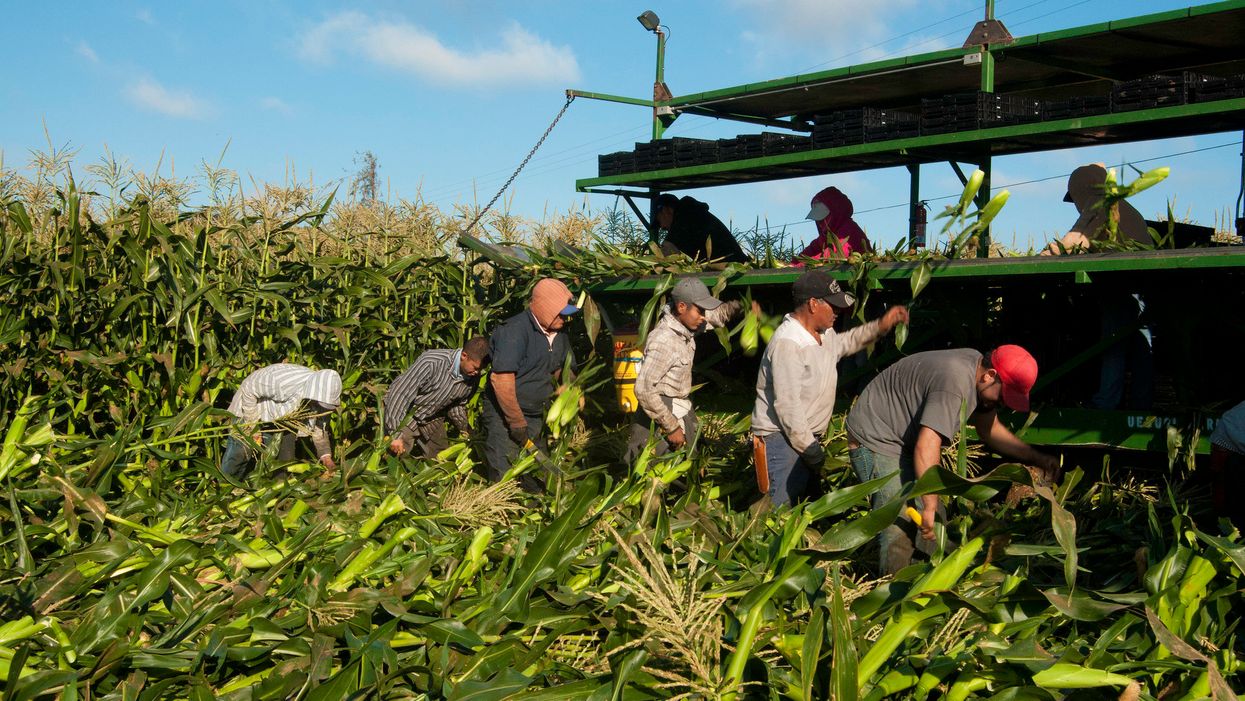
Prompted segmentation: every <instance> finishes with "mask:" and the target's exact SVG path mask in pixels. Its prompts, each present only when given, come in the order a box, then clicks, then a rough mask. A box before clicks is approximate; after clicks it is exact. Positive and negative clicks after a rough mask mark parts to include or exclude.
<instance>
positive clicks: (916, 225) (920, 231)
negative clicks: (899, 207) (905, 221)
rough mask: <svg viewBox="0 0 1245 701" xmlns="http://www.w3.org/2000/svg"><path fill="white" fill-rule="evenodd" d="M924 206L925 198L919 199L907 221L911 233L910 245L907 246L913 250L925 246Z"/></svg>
mask: <svg viewBox="0 0 1245 701" xmlns="http://www.w3.org/2000/svg"><path fill="white" fill-rule="evenodd" d="M926 208H927V205H926V204H925V200H921V201H920V202H917V203H916V206H915V207H913V208H912V221H911V222H909V223H910V224H911V229H912V235H911V237H910V240H911V245H910V246H909V248H912V249H914V250H915V249H917V248H925V210H926Z"/></svg>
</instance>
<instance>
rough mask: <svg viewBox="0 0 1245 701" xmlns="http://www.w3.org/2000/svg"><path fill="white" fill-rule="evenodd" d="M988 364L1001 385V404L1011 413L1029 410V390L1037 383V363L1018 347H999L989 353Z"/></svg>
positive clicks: (1027, 352)
mask: <svg viewBox="0 0 1245 701" xmlns="http://www.w3.org/2000/svg"><path fill="white" fill-rule="evenodd" d="M990 364H991V365H993V366H994V370H995V372H997V373H998V374H999V382H1002V383H1003V404H1005V405H1006V406H1007V408H1009V409H1011V410H1013V411H1028V410H1029V390H1031V389H1033V383H1035V382H1037V376H1038V366H1037V361H1036V360H1034V359H1033V356H1032V355H1030V354H1029V351H1027V350H1025V349H1024V348H1021V347H1020V346H1013V345H1007V346H999V347H998V348H995V349H994V350H993V351H991V353H990Z"/></svg>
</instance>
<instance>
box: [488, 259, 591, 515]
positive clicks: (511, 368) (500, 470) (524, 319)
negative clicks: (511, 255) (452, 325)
mask: <svg viewBox="0 0 1245 701" xmlns="http://www.w3.org/2000/svg"><path fill="white" fill-rule="evenodd" d="M578 311H579V308H578V307H576V306H575V305H574V304H573V303H572V298H571V291H570V289H568V288H567V286H566V284H565V283H563V282H562V281H561V280H555V279H553V278H545V279H543V280H541V281H540V282H537V283H536V287H534V288H533V289H532V299H531V303H530V304H528V308H527V309H524V310H523V311H521V312H519V313H518V314H515V315H514V316H512V317H510V318H509V319H507V320H506V321H505V322H504V323H503V324H502V325H501V326H500V327H498V328H497V330H496V331H494V332H493V335H492V337H491V338H489V356H490V357H491V358H492V359H493V370H492V372H491V373H490V374H489V382H488V391H487V392H486V395H485V401H484V403H483V404H484V406H483V408H482V411H481V412H480V418H481V419H482V422H483V424H484V458H485V465H486V473H487V475H488V478H489V480H490V481H493V482H497V481H498V480H500V479H501V478H502V476H503V475H505V474H506V471H507V470H508V469H509V468H510V463H511V461H512V460H514V457H515V455H517V454H518V452H519V448H520V447H522V446H523V445H524V444H526V443H527V441H528V440H529V439H531V440H533V441H536V440H538V439H539V438H540V434H541V429H543V428H544V420H545V413H546V411H548V409H549V398H550V396H551V395H552V394H553V391H554V389H555V388H556V386H557V376H558V374H559V373H561V371H562V365H563V363H564V362H565V361H566V356H567V355H568V354H569V353H570V342H569V340H568V339H567V337H566V333H564V332H563V328H564V327H565V326H566V318H567V317H568V316H570V315H572V314H574V313H576V312H578ZM521 483H522V486H523V488H524V489H526V490H528V491H541V490H543V488H544V487H543V485H542V484H541V483H540V482H539V481H538V480H536V479H535V478H533V477H530V476H527V475H525V476H524V477H523V478H522V480H521Z"/></svg>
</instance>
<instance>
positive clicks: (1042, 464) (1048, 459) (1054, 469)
mask: <svg viewBox="0 0 1245 701" xmlns="http://www.w3.org/2000/svg"><path fill="white" fill-rule="evenodd" d="M1030 462H1032V463H1033V466H1034V467H1036V468H1038V469H1039V470H1041V471H1042V477H1043V478H1044V479H1045V481H1047V482H1054V481H1055V480H1056V479H1058V477H1059V467H1060V465H1059V456H1058V455H1047V454H1046V453H1039V452H1038V451H1036V450H1035V451H1033V458H1032V459H1031V460H1030Z"/></svg>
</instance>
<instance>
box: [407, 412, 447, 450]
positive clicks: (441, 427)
mask: <svg viewBox="0 0 1245 701" xmlns="http://www.w3.org/2000/svg"><path fill="white" fill-rule="evenodd" d="M398 438H401V439H402V442H403V443H405V444H406V454H407V455H410V454H412V453H414V452H415V449H416V448H419V455H422V456H424V457H425V458H430V459H431V458H435V457H437V453H440V452H441V451H443V450H445V449H446V448H448V447H450V439H449V436H447V435H446V433H445V419H442V418H435V419H432V420H430V421H428V422H426V423H422V424H420V425H418V426H416V427H414V428H411V427H409V426H408V427H406V428H403V429H402V430H401V431H399V432H398Z"/></svg>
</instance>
